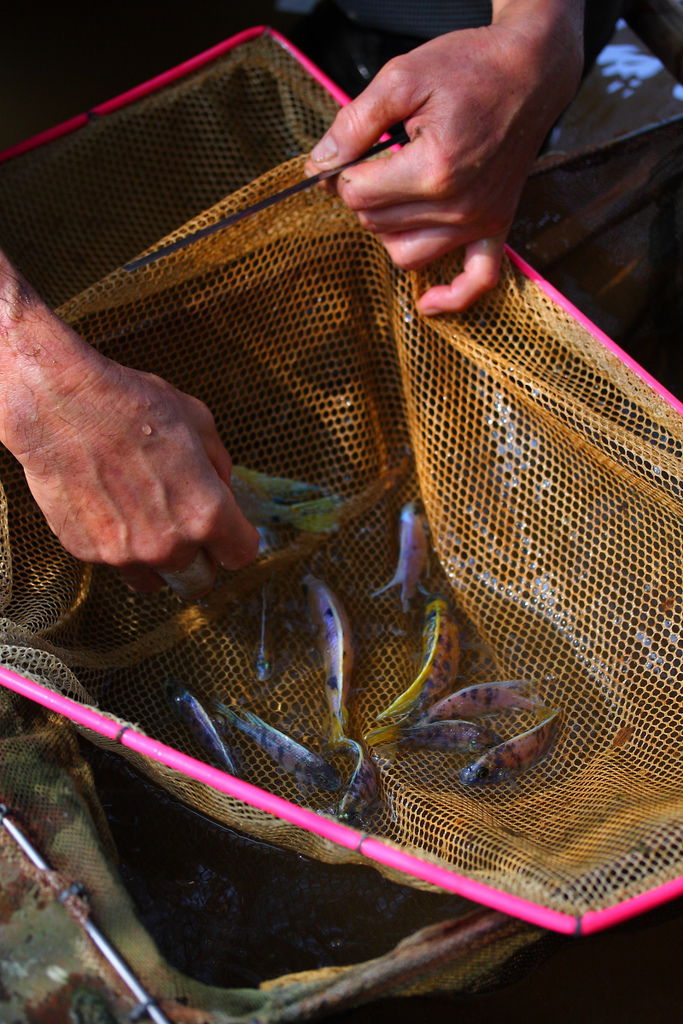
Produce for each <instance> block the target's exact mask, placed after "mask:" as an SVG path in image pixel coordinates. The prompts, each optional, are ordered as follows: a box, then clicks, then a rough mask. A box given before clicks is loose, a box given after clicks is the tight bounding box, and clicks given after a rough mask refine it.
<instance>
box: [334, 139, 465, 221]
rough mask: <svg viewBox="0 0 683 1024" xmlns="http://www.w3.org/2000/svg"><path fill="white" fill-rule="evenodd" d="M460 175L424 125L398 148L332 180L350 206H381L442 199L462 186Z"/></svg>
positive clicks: (360, 207) (345, 171)
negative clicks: (447, 160) (434, 143)
mask: <svg viewBox="0 0 683 1024" xmlns="http://www.w3.org/2000/svg"><path fill="white" fill-rule="evenodd" d="M461 179H462V175H461V174H459V173H457V172H456V171H454V170H453V168H452V167H451V165H450V164H447V163H446V157H445V154H444V153H443V152H442V151H440V149H439V147H438V146H436V145H432V144H431V142H430V139H429V133H428V130H426V129H425V130H422V131H421V132H420V134H419V135H416V136H415V138H414V139H412V140H411V142H409V143H408V144H407V145H405V146H402V147H401V149H398V150H395V151H394V152H391V153H388V154H386V155H384V156H382V157H378V158H376V159H375V160H366V161H363V162H362V163H359V164H356V165H355V166H353V167H348V168H347V169H346V170H344V171H342V172H341V174H340V175H339V176H338V177H337V178H336V179H334V180H335V182H336V185H335V191H336V192H337V194H338V195H339V196H340V198H341V199H342V200H343V201H344V202H345V203H346V205H347V206H349V207H350V208H351V209H353V210H382V209H385V208H386V207H391V206H399V205H402V204H404V203H413V202H415V203H419V202H425V203H428V202H429V203H433V202H439V201H441V200H446V199H448V197H449V196H451V195H454V194H456V193H457V191H462V190H463V181H462V180H461Z"/></svg>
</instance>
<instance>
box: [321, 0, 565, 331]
mask: <svg viewBox="0 0 683 1024" xmlns="http://www.w3.org/2000/svg"><path fill="white" fill-rule="evenodd" d="M493 7H494V21H493V23H492V24H491V25H490V26H486V27H485V28H477V29H469V30H463V31H458V32H452V33H449V34H448V35H444V36H440V37H438V38H436V39H433V40H431V41H430V42H428V43H425V44H424V45H423V46H419V47H417V48H416V49H414V50H412V51H411V52H410V53H407V54H405V55H402V56H399V57H396V58H394V59H393V60H391V61H390V62H389V63H388V64H386V65H385V66H384V67H383V68H382V69H381V70H380V71H379V72H378V74H377V75H376V76H375V78H374V79H373V80H372V82H371V83H370V85H369V86H368V87H367V88H366V89H365V90H364V91H363V92H362V93H361V94H360V95H359V96H358V97H357V98H356V99H355V100H354V101H353V102H351V103H350V104H348V106H346V107H343V108H342V109H341V110H340V112H339V113H338V115H337V117H336V118H335V120H334V122H333V124H332V125H331V127H330V129H329V130H328V132H327V133H326V134H325V136H324V137H323V139H322V140H321V141H320V142H319V143H318V145H317V146H316V147H315V148H314V149H313V151H312V153H311V157H310V158H309V160H308V162H307V164H306V173H308V174H315V173H317V172H318V171H320V170H323V169H326V168H328V167H334V166H335V165H336V164H341V163H344V162H345V161H347V160H352V159H354V158H355V157H356V156H358V155H360V154H361V153H362V152H363V151H364V150H366V149H367V148H368V147H369V146H370V145H372V143H373V142H375V141H376V140H377V139H378V138H379V136H380V135H381V134H382V133H383V132H385V131H387V130H388V129H390V128H391V127H392V126H393V125H395V124H397V123H399V122H403V125H404V127H405V129H406V131H407V133H408V135H409V137H410V140H411V141H410V143H409V144H408V145H406V146H404V147H403V148H402V149H401V151H400V152H396V153H393V154H391V155H390V156H389V157H386V158H379V159H376V160H371V161H367V162H365V163H362V164H358V165H356V166H355V167H353V168H350V169H348V170H345V171H343V172H342V173H341V174H340V175H339V176H338V177H337V178H335V179H330V181H331V182H333V184H332V185H330V184H328V186H327V187H332V188H335V189H336V191H337V193H338V194H339V196H340V197H341V199H342V200H343V201H344V202H345V203H346V204H347V205H348V206H349V207H350V209H352V210H354V211H355V212H356V213H357V215H358V218H359V220H360V223H361V224H362V225H363V226H364V227H365V228H367V229H368V230H369V231H371V232H373V233H374V234H375V235H376V236H377V237H378V238H379V239H380V241H381V242H382V243H383V244H384V246H385V247H386V249H387V251H388V253H389V256H390V257H391V259H392V260H393V262H394V263H395V264H396V265H397V266H399V267H402V268H403V269H406V270H412V269H417V268H419V267H422V266H424V265H425V264H427V263H429V262H431V261H432V260H434V259H436V258H438V257H439V256H443V255H445V254H446V253H448V252H450V251H451V250H453V249H457V248H461V247H462V248H463V249H464V264H463V270H462V272H461V273H459V274H458V275H456V277H455V278H454V279H453V280H452V281H451V282H450V283H448V284H443V285H437V286H435V287H432V288H430V289H429V290H428V291H427V292H426V293H425V294H424V295H422V296H421V298H420V300H419V302H418V308H419V309H420V311H421V312H422V313H424V314H432V313H437V312H442V311H443V312H447V311H457V310H462V309H465V308H466V307H467V306H469V305H470V304H471V303H472V302H474V301H475V300H476V299H477V298H479V297H480V296H481V295H482V294H483V293H484V292H486V291H487V290H489V289H491V288H493V287H495V285H496V283H497V281H498V276H499V272H500V263H501V259H502V255H503V251H504V245H505V239H506V237H507V234H508V232H509V230H510V226H511V224H512V220H513V217H514V213H515V210H516V207H517V204H518V201H519V196H520V193H521V190H522V187H523V185H524V183H525V181H526V178H527V176H528V173H529V170H530V168H531V166H532V164H533V162H534V160H535V158H536V155H537V154H538V152H539V150H540V147H541V145H542V143H543V141H544V139H545V137H546V135H547V133H548V131H549V130H550V128H551V127H552V125H553V124H554V122H555V120H556V119H557V117H558V116H559V114H560V113H561V112H562V111H563V110H564V108H565V106H566V105H567V104H568V103H569V101H570V100H571V98H572V96H573V95H574V92H575V91H576V88H577V86H578V83H579V79H580V74H581V68H582V61H583V55H582V47H581V40H582V9H583V4H581V3H578V2H573V0H499V2H498V3H495V2H494V5H493Z"/></svg>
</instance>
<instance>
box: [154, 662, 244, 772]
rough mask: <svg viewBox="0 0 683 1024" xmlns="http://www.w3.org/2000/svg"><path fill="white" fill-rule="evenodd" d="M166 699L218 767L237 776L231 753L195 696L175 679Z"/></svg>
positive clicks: (168, 683) (170, 683)
mask: <svg viewBox="0 0 683 1024" xmlns="http://www.w3.org/2000/svg"><path fill="white" fill-rule="evenodd" d="M166 697H167V699H168V701H169V703H170V705H171V707H172V708H173V710H174V711H175V713H176V715H177V716H178V718H179V719H180V720H181V721H182V722H184V723H185V725H186V726H187V727H188V729H189V730H190V732H191V733H192V735H193V736H194V737H195V739H197V740H198V741H199V742H200V743H201V745H202V746H203V747H204V749H205V750H206V751H207V752H208V753H209V754H210V755H211V757H212V761H213V763H214V764H215V765H216V767H219V768H225V770H226V771H228V772H230V774H231V775H236V774H237V769H236V767H235V762H234V760H233V757H232V755H231V753H230V751H229V750H228V748H227V746H226V745H225V743H224V742H223V740H222V739H221V737H220V736H219V734H218V732H217V731H216V726H215V725H214V723H213V721H212V720H211V716H210V715H209V714H208V713H207V712H206V711H205V709H204V708H203V707H202V705H201V704H200V702H199V701H198V700H197V698H196V697H195V696H194V694H192V693H191V692H190V690H188V689H187V687H185V686H182V685H181V684H180V683H178V682H176V681H175V680H174V679H168V680H167V681H166Z"/></svg>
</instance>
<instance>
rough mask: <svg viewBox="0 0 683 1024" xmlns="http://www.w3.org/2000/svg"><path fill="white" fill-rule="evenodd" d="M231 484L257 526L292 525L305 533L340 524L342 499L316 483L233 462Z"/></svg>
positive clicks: (245, 512)
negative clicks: (266, 472)
mask: <svg viewBox="0 0 683 1024" xmlns="http://www.w3.org/2000/svg"><path fill="white" fill-rule="evenodd" d="M230 488H231V490H232V492H233V494H234V496H235V500H236V502H237V504H238V505H239V507H240V509H241V510H242V512H243V513H244V515H245V516H246V517H247V519H248V520H249V522H250V523H252V524H253V525H254V526H256V527H259V526H264V527H268V526H293V527H294V528H295V529H297V530H301V531H304V532H308V533H328V532H330V531H332V530H336V529H337V528H338V526H339V521H338V514H339V511H340V509H341V507H342V505H343V504H344V499H343V498H341V497H340V496H339V495H336V494H328V493H326V492H325V491H323V489H322V488H321V487H317V486H316V485H315V484H309V483H306V482H305V481H303V480H290V479H289V478H288V477H283V476H268V475H267V474H265V473H258V472H257V471H256V470H254V469H247V468H246V466H233V467H232V475H231V477H230Z"/></svg>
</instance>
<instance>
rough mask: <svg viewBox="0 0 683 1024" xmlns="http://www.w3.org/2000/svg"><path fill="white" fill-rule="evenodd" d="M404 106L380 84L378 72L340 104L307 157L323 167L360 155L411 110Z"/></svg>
mask: <svg viewBox="0 0 683 1024" xmlns="http://www.w3.org/2000/svg"><path fill="white" fill-rule="evenodd" d="M378 79H379V83H378ZM405 107H406V104H405V103H403V104H399V103H397V102H396V97H395V95H394V94H392V92H391V91H390V90H387V89H384V88H383V87H382V84H381V75H379V76H377V78H375V79H373V81H372V82H371V83H370V85H369V86H368V87H367V88H366V89H364V90H363V92H362V93H361V94H360V95H359V96H357V97H356V99H355V100H352V102H351V103H349V104H347V106H345V107H342V108H341V110H340V111H339V113H338V114H337V116H336V117H335V119H334V121H333V122H332V124H331V125H330V127H329V129H328V130H327V131H326V132H325V134H324V135H323V137H322V139H320V141H319V142H318V143H317V144H316V145H315V146H314V147H313V149H312V150H311V154H310V159H311V161H312V162H313V163H314V164H316V165H317V166H316V169H317V170H326V169H327V168H328V167H334V166H335V165H337V164H343V163H346V162H347V160H354V159H355V158H356V157H357V156H361V154H362V153H364V152H365V151H366V150H367V149H369V148H370V146H372V145H374V143H375V142H377V140H378V139H379V138H380V136H381V135H383V134H384V132H386V131H387V130H388V129H389V128H392V127H393V126H394V125H396V124H397V123H398V122H399V121H403V120H404V119H405V117H406V116H407V115H408V114H410V113H412V111H411V110H406V109H405Z"/></svg>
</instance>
